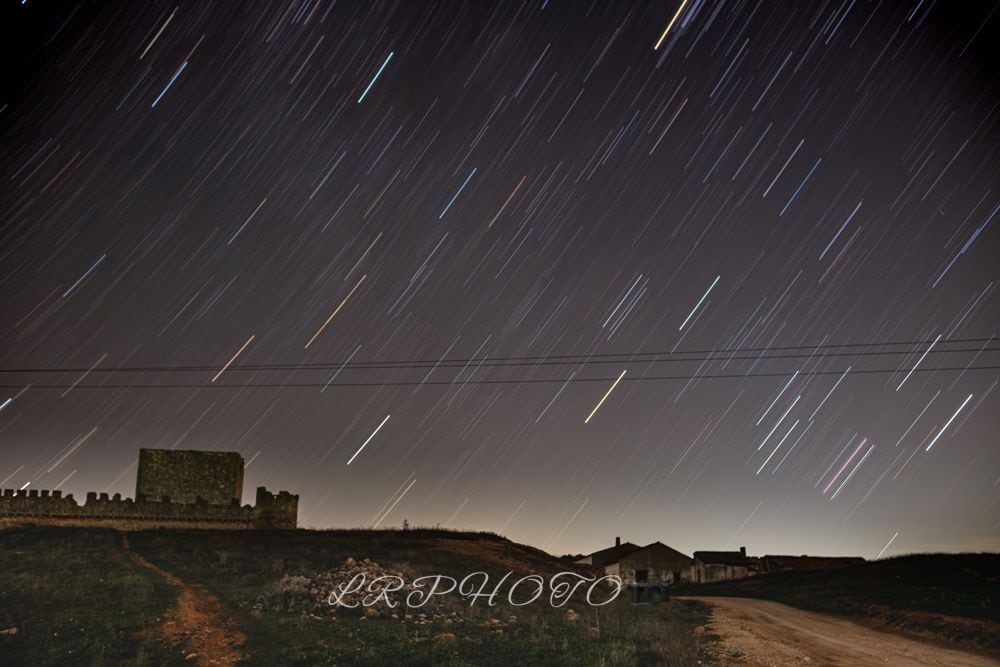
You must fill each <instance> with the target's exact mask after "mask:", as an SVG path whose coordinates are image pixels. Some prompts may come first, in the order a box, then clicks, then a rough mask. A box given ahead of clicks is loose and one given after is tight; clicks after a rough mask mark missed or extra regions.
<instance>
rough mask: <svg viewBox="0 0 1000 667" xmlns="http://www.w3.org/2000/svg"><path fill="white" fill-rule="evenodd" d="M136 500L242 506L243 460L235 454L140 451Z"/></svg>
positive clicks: (188, 451)
mask: <svg viewBox="0 0 1000 667" xmlns="http://www.w3.org/2000/svg"><path fill="white" fill-rule="evenodd" d="M135 494H136V498H137V499H144V500H146V501H147V502H160V501H162V500H163V498H164V497H167V498H170V501H171V502H174V503H194V502H197V501H198V500H199V499H201V500H202V501H204V502H205V503H207V504H209V505H229V504H230V503H232V502H234V501H235V502H236V503H240V502H241V500H242V498H243V457H242V456H240V455H239V454H237V453H236V452H201V451H193V450H170V449H140V450H139V472H138V476H137V478H136V485H135Z"/></svg>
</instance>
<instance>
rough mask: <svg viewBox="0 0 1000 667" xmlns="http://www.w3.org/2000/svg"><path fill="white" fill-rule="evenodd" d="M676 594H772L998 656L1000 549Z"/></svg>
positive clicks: (768, 577) (783, 575)
mask: <svg viewBox="0 0 1000 667" xmlns="http://www.w3.org/2000/svg"><path fill="white" fill-rule="evenodd" d="M676 594H678V595H682V594H686V595H722V596H736V597H753V598H762V599H768V600H774V601H776V602H782V603H784V604H789V605H792V606H795V607H799V608H801V609H807V610H810V611H819V612H824V613H828V614H835V615H839V616H845V617H850V618H854V619H857V620H861V621H863V622H865V623H867V624H870V625H873V626H877V627H881V628H883V629H890V630H894V631H897V632H901V633H904V634H909V635H913V636H917V637H922V638H926V639H932V640H936V641H941V642H946V643H950V644H953V645H959V646H961V647H964V648H967V649H973V650H979V651H983V652H986V653H989V654H992V655H994V656H1000V554H915V555H909V556H899V557H896V558H888V559H885V560H878V561H871V562H866V563H861V564H858V565H852V566H849V567H844V568H840V569H835V570H821V571H814V572H775V573H771V574H762V575H758V576H755V577H750V578H747V579H741V580H737V581H732V582H715V583H709V584H699V585H688V586H685V587H684V588H683V589H679V590H677V591H676Z"/></svg>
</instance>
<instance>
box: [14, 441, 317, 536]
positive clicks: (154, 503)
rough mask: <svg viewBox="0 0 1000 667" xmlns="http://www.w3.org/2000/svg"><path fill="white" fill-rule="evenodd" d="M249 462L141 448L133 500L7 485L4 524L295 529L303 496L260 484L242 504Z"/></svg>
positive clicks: (234, 457)
mask: <svg viewBox="0 0 1000 667" xmlns="http://www.w3.org/2000/svg"><path fill="white" fill-rule="evenodd" d="M243 467H244V464H243V457H242V456H240V455H239V454H237V453H236V452H202V451H195V450H170V449H140V450H139V471H138V475H137V477H136V485H135V499H134V500H133V499H132V498H122V496H121V494H120V493H116V494H114V496H112V497H110V498H109V497H108V494H107V493H101V494H97V493H95V492H90V493H88V494H87V499H86V501H85V502H84V504H83V505H79V504H77V502H76V500H74V498H73V495H72V494H67V495H65V496H64V495H62V492H61V491H47V490H42V491H40V490H38V489H31V490H14V489H3V491H2V495H0V526H5V525H15V524H44V525H58V526H106V527H111V528H122V529H129V530H131V529H141V528H235V529H240V528H242V529H248V528H295V527H296V526H297V522H298V509H299V497H298V496H297V495H293V494H291V493H288V492H287V491H281V492H279V493H278V494H277V495H275V494H273V493H271V492H269V491H268V490H267V489H266V488H264V487H263V486H261V487H258V488H257V498H256V504H255V505H253V506H251V505H241V502H242V497H243Z"/></svg>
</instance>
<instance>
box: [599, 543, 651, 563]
mask: <svg viewBox="0 0 1000 667" xmlns="http://www.w3.org/2000/svg"><path fill="white" fill-rule="evenodd" d="M640 548H641V547H640V546H639V545H638V544H632V543H631V542H622V543H621V544H619V545H618V546H615V547H609V548H607V549H601V550H600V551H595V552H594V553H592V554H590V562H591V564H593V565H594V566H595V567H604V566H605V565H610V564H611V563H617V562H618V561H619V560H620V559H621V558H622V557H623V556H626V555H627V554H630V553H632V552H633V551H638V550H639V549H640Z"/></svg>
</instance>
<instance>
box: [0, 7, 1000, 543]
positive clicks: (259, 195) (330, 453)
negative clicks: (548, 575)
mask: <svg viewBox="0 0 1000 667" xmlns="http://www.w3.org/2000/svg"><path fill="white" fill-rule="evenodd" d="M955 4H958V5H961V6H958V7H956V6H950V5H955ZM4 12H5V15H4V18H3V21H2V22H0V23H2V25H3V26H4V29H5V30H6V31H7V34H6V35H5V37H6V39H5V40H4V43H5V44H8V45H9V47H8V49H9V51H10V56H9V58H8V66H7V67H6V68H5V73H4V79H3V88H2V99H0V124H2V125H0V136H2V142H3V143H2V146H3V150H2V151H0V179H2V182H3V183H4V186H3V187H2V188H0V200H2V206H0V259H2V264H0V266H2V267H3V270H2V271H0V298H2V312H3V317H2V318H0V452H2V453H0V486H3V487H4V488H34V489H60V490H62V491H64V492H65V493H73V494H75V495H76V496H77V497H78V498H82V496H83V495H84V493H85V492H86V491H91V490H93V491H106V492H109V493H123V494H125V495H132V494H133V492H134V489H133V488H131V486H130V480H131V479H133V468H134V466H135V464H136V460H137V456H138V449H139V448H140V447H162V448H174V449H186V448H190V449H208V450H223V451H238V452H240V453H241V454H242V455H243V456H244V458H245V460H247V461H248V462H249V463H248V465H247V469H246V475H245V477H246V488H247V489H252V488H254V487H255V486H258V485H262V484H263V485H267V486H268V487H271V488H281V489H288V490H290V491H292V492H294V493H298V494H300V495H301V498H302V501H301V502H302V504H301V507H300V518H301V523H302V524H303V525H305V526H310V527H334V526H362V525H365V526H371V525H379V526H383V527H384V526H398V525H401V524H402V522H403V520H404V519H406V520H407V521H408V522H409V524H410V525H437V524H442V525H447V526H449V527H454V528H471V529H477V530H497V531H502V532H503V533H504V534H506V535H508V536H509V537H511V538H512V539H515V540H518V541H521V542H527V543H532V544H536V545H539V546H542V547H544V548H546V549H549V550H551V551H554V552H557V553H577V552H589V551H592V550H595V549H598V548H601V547H605V546H609V545H610V544H612V540H613V539H614V537H615V536H622V537H623V539H627V540H631V541H633V542H636V543H647V542H651V541H654V540H661V541H663V542H665V543H667V544H669V545H671V546H672V547H674V548H677V549H680V550H682V551H686V552H688V553H690V552H691V551H693V550H695V549H724V548H730V549H733V548H737V547H739V546H744V545H745V546H746V547H747V548H748V549H749V550H750V552H751V553H755V554H763V553H790V554H796V555H797V554H803V553H811V554H828V555H840V554H845V555H847V554H850V555H854V554H856V555H862V556H865V557H876V556H878V555H879V554H880V553H881V554H882V555H886V554H890V555H891V554H894V553H903V552H912V551H928V550H949V551H955V550H984V549H1000V440H998V438H1000V436H998V433H1000V419H998V417H997V415H1000V398H998V396H1000V392H998V390H997V386H998V384H1000V339H998V334H1000V296H998V290H997V286H998V283H1000V273H998V269H1000V263H998V262H997V260H996V258H997V257H1000V233H998V227H997V226H998V224H1000V223H998V221H997V217H1000V187H998V179H997V175H998V173H1000V170H998V166H1000V165H998V155H1000V123H998V114H1000V86H998V78H997V77H998V73H1000V67H998V63H997V61H996V60H995V57H994V56H993V55H992V52H991V48H990V47H991V45H992V43H993V42H995V41H996V36H997V34H998V31H997V27H998V21H1000V12H998V11H997V3H995V2H987V3H940V2H921V1H920V0H911V1H907V2H895V1H892V2H889V1H886V2H869V1H867V0H864V1H858V2H849V1H844V2H841V1H840V0H836V1H835V2H824V3H803V2H763V1H756V2H755V1H751V2H741V1H736V0H720V1H716V0H698V1H692V2H687V1H679V0H678V1H674V2H667V3H664V2H655V3H654V2H648V3H646V2H640V3H634V2H629V3H620V2H619V3H616V2H608V3H601V2H590V3H579V2H572V3H571V2H562V3H560V2H549V1H543V2H532V3H513V2H510V3H480V2H443V3H438V4H435V5H428V4H426V3H389V2H364V3H362V2H342V1H341V2H336V3H334V2H329V1H325V0H292V1H291V2H289V3H284V4H276V3H269V2H245V3H231V2H197V3H195V2H176V1H172V2H169V3H166V2H148V3H125V2H106V3H77V4H73V3H70V4H67V5H59V6H52V4H51V3H36V2H32V1H30V0H29V2H26V3H23V4H19V3H8V5H6V6H5V8H4ZM390 415H391V417H392V418H391V419H390V418H389V416H390Z"/></svg>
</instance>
